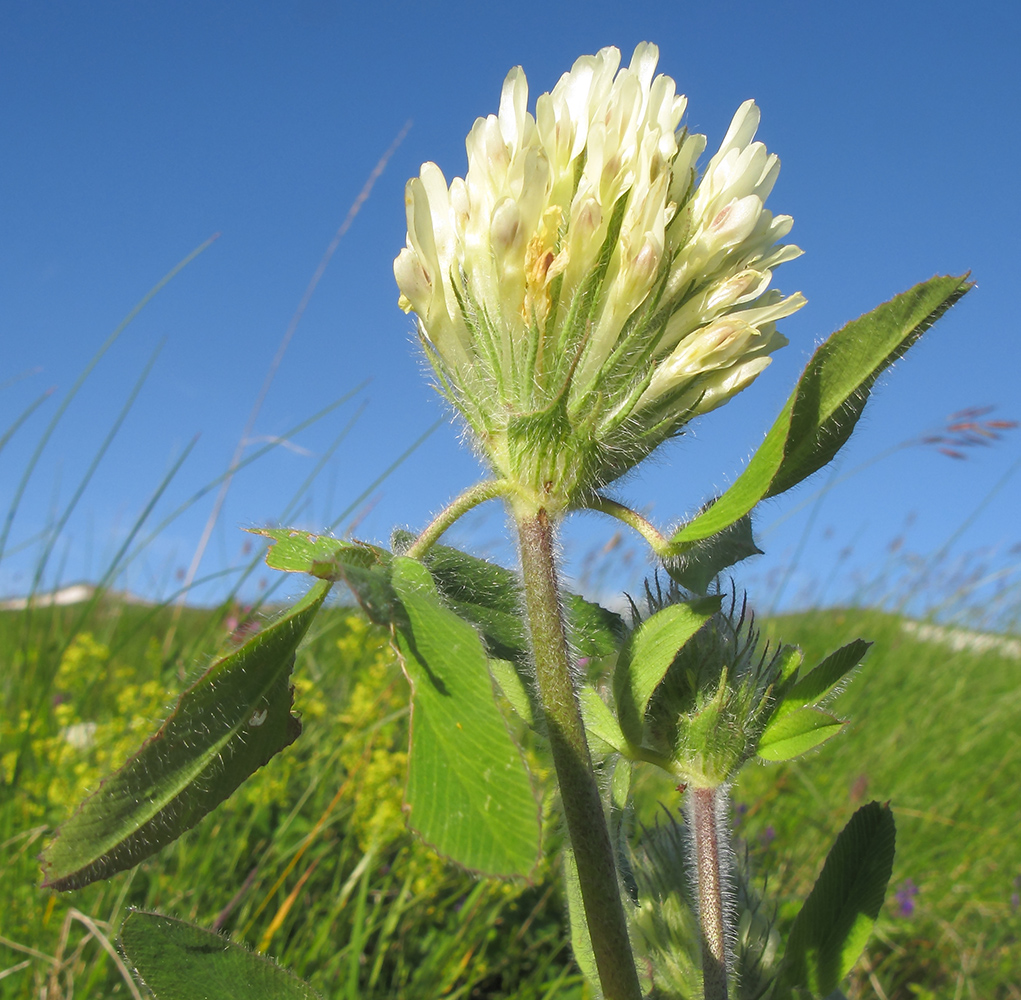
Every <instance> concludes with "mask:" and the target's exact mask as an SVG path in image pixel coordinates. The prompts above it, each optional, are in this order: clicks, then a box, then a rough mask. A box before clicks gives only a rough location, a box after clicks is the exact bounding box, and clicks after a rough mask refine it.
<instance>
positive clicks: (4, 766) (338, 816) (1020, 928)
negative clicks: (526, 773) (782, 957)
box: [0, 597, 1021, 1000]
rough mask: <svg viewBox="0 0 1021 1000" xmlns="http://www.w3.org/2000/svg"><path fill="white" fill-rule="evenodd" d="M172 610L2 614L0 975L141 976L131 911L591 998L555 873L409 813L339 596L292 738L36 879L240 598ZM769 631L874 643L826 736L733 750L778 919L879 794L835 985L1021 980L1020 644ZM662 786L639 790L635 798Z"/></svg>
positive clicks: (442, 974) (403, 708) (55, 992)
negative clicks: (130, 833)
mask: <svg viewBox="0 0 1021 1000" xmlns="http://www.w3.org/2000/svg"><path fill="white" fill-rule="evenodd" d="M172 621H173V610H172V609H171V608H169V607H166V606H152V607H149V606H145V605H138V604H126V603H123V602H122V601H119V600H117V599H116V598H113V597H100V598H99V599H98V600H95V601H94V602H93V603H92V604H90V605H72V606H68V607H54V608H36V609H34V610H17V611H5V612H2V613H0V649H2V650H3V651H4V669H3V672H2V675H0V684H2V697H3V713H2V716H0V719H2V722H0V725H2V730H0V777H2V781H3V785H2V789H0V898H2V899H3V900H4V909H3V913H2V916H0V928H2V930H0V997H3V998H4V1000H6V998H11V1000H14V998H18V1000H29V998H32V1000H35V998H42V997H45V998H47V1000H56V998H70V997H72V996H74V997H79V998H100V997H110V996H139V995H140V994H139V993H138V992H137V988H136V987H134V986H132V985H130V984H129V977H128V976H127V975H126V970H125V969H124V968H123V966H122V965H121V963H120V960H119V957H118V956H117V952H116V946H115V942H116V936H117V929H118V926H119V924H120V921H121V920H122V919H123V917H124V915H125V913H126V912H127V909H128V908H129V907H141V908H146V909H157V910H160V911H161V912H164V913H169V914H172V915H174V916H177V917H180V918H184V919H188V920H192V921H195V922H197V923H199V924H201V925H203V926H206V927H215V928H217V929H219V930H221V931H222V932H224V933H229V934H230V935H231V936H232V937H233V938H234V939H235V940H238V941H243V942H245V943H246V944H247V945H248V946H249V947H251V948H253V949H257V950H258V951H260V952H263V953H266V954H268V955H271V956H273V957H275V958H276V959H277V960H278V961H280V962H281V964H283V965H285V966H286V967H288V968H290V969H292V970H293V971H294V972H296V973H297V974H298V975H300V976H302V977H304V978H306V979H307V980H308V981H309V982H310V983H311V984H312V985H313V986H315V987H316V988H318V989H319V990H320V991H321V992H322V994H323V995H324V996H328V997H331V998H333V997H338V998H339V997H344V998H354V997H398V996H399V997H403V998H419V997H421V998H423V1000H424V998H427V997H430V998H431V997H451V998H459V997H494V998H496V997H519V998H536V1000H538V998H553V997H579V998H581V997H585V996H588V995H590V994H589V992H588V987H587V986H586V985H585V984H584V981H583V980H582V977H581V974H580V973H579V971H578V969H577V967H576V966H575V965H574V962H573V960H572V957H571V953H570V948H569V945H568V942H567V937H566V933H565V931H564V920H563V917H564V909H565V902H564V898H563V893H562V891H561V882H560V873H559V872H558V871H557V870H555V868H553V867H552V866H549V865H547V866H546V868H545V869H544V870H543V871H542V873H541V877H540V878H539V879H537V880H536V883H535V884H533V885H527V884H517V883H513V882H507V883H493V882H486V881H478V880H476V879H474V878H473V877H472V876H471V875H470V874H467V873H463V872H459V871H457V870H456V869H453V868H452V867H450V866H449V865H448V864H446V863H445V862H444V861H443V860H441V859H440V858H438V857H437V856H436V855H435V854H434V853H433V852H432V851H431V850H430V849H429V848H428V847H427V846H425V845H423V844H422V843H420V842H418V841H416V840H415V838H414V837H413V836H412V835H411V834H410V833H409V832H408V831H407V829H406V827H405V823H404V817H403V813H402V808H401V806H402V779H403V775H404V770H405V767H406V761H407V756H406V750H407V725H408V711H407V704H408V691H407V684H406V681H405V680H404V678H403V676H402V675H401V672H400V670H399V667H398V666H397V664H396V660H395V657H394V656H393V654H392V652H391V650H390V648H389V644H388V638H387V636H386V635H385V634H384V633H383V632H382V631H381V630H380V629H378V628H377V627H375V626H373V625H370V624H369V623H367V622H366V621H365V620H364V618H363V617H362V616H361V614H360V613H359V612H358V611H357V610H356V609H354V608H350V607H345V606H336V607H334V608H332V609H330V610H329V612H328V613H327V614H325V615H323V616H322V617H321V618H320V620H319V621H318V622H317V627H316V630H315V635H314V636H312V638H311V639H310V640H309V641H308V642H307V644H306V645H305V646H304V648H303V649H302V651H301V652H300V654H299V657H298V665H297V669H296V673H295V675H294V678H295V685H296V696H295V704H296V708H297V709H298V710H299V711H300V713H301V716H302V720H303V725H304V733H303V735H302V736H301V737H300V738H299V739H298V740H297V742H296V743H295V744H294V745H293V746H292V747H291V748H289V749H288V750H287V751H286V752H284V753H283V754H281V755H279V756H278V757H277V758H275V759H274V760H273V761H271V762H270V764H269V765H267V766H266V767H265V768H263V769H262V770H261V771H259V772H258V773H257V774H256V775H255V777H254V778H253V779H252V780H251V781H249V782H248V783H246V784H245V785H244V786H243V787H242V788H241V789H239V791H238V792H237V793H236V794H235V795H234V796H233V797H232V798H231V799H230V800H229V801H228V802H226V803H225V804H224V805H222V806H221V807H219V808H218V809H217V810H216V811H215V812H214V813H213V814H212V815H211V816H209V817H207V818H206V819H205V820H204V821H203V822H202V823H200V824H199V826H198V827H196V828H195V829H193V830H192V831H191V832H189V833H188V834H186V835H185V836H184V837H182V838H181V839H180V840H179V841H178V842H177V843H176V844H174V845H173V846H171V847H169V848H166V849H164V850H163V851H162V852H161V853H160V854H159V855H157V856H156V857H154V858H153V859H151V860H150V861H148V862H145V863H144V864H142V865H141V866H140V867H139V868H137V869H135V870H134V871H132V872H127V873H123V874H121V875H118V876H116V877H114V878H113V879H111V880H110V881H108V882H105V883H101V884H99V885H94V886H91V887H89V888H87V889H84V890H80V891H77V892H72V893H64V894H57V893H54V892H52V891H48V890H40V889H39V888H38V887H37V886H38V882H39V868H38V863H37V861H36V855H37V854H38V852H39V850H40V849H41V847H42V845H43V843H44V842H45V840H46V839H47V837H48V836H49V835H50V834H51V833H52V831H53V829H54V827H56V826H57V825H58V824H59V823H60V822H61V821H62V820H63V819H64V818H66V816H67V815H68V811H69V810H70V809H71V808H73V806H74V804H75V803H77V802H78V801H79V800H80V799H81V797H82V795H83V794H84V793H85V792H86V791H88V790H90V789H93V788H94V787H95V786H96V784H97V782H98V781H99V779H100V778H101V776H102V775H103V774H105V773H107V772H108V770H109V769H110V768H111V767H112V766H116V765H117V764H118V763H119V762H120V761H121V760H122V759H123V758H124V757H125V756H126V755H127V754H129V753H130V752H132V751H133V750H134V749H135V748H137V745H138V742H139V740H140V738H142V737H143V736H144V735H145V734H146V733H148V732H150V731H151V730H152V727H153V723H154V721H155V720H157V719H159V718H160V717H161V714H163V713H164V710H165V708H166V705H167V704H168V702H169V701H170V700H171V699H172V697H173V695H174V694H175V693H176V692H178V691H179V690H181V688H182V686H183V685H184V684H185V683H186V675H187V673H188V672H191V671H194V670H195V669H196V668H197V666H199V665H201V664H202V663H203V662H206V660H207V654H208V651H209V650H211V649H215V648H217V647H219V648H220V649H226V648H229V647H230V645H231V644H232V643H236V642H238V641H239V639H240V638H241V637H242V636H243V635H244V634H245V633H246V631H248V630H250V629H252V628H255V627H258V621H259V619H258V618H251V617H246V614H245V611H244V609H241V608H239V607H238V606H237V605H235V604H233V603H228V604H225V605H223V606H222V607H219V608H216V609H211V610H210V609H206V610H201V609H185V611H184V613H183V616H182V618H181V620H180V622H179V623H178V625H177V628H176V629H175V631H174V637H173V641H172V644H171V646H170V648H166V638H167V635H168V630H169V629H170V627H171V624H172ZM765 630H766V632H767V634H774V633H776V634H782V635H783V637H784V639H785V641H788V642H790V641H794V642H798V643H799V644H801V645H802V646H803V647H804V649H805V651H806V654H807V655H808V657H809V658H810V659H811V658H812V657H816V656H818V655H821V654H822V653H823V652H824V651H826V650H829V649H832V648H834V647H835V646H837V645H839V644H841V643H843V642H846V641H849V639H850V638H853V637H855V636H858V635H863V636H866V637H869V638H871V639H873V640H875V646H874V647H873V650H872V651H871V653H870V655H869V657H868V658H867V660H866V662H865V665H864V666H863V667H862V668H861V670H860V672H859V674H858V676H856V677H855V678H854V680H853V681H852V683H851V684H850V686H849V687H848V689H847V690H846V692H845V693H843V694H842V695H841V697H840V698H839V700H838V701H837V702H836V709H837V711H838V713H839V714H841V716H842V717H844V718H848V719H850V725H849V727H848V729H849V732H848V733H847V734H846V735H845V736H844V738H842V739H841V740H838V741H836V742H835V744H834V745H832V746H828V747H827V748H826V750H825V751H824V752H820V753H818V754H816V755H814V756H812V757H810V758H808V759H807V760H803V761H800V762H795V763H792V764H787V765H780V766H773V767H754V766H753V767H749V768H746V770H745V772H744V773H743V775H742V777H741V779H740V781H739V783H738V786H737V787H736V788H735V789H734V809H735V813H736V815H737V817H738V819H739V823H738V827H737V829H738V832H739V834H740V836H741V837H742V838H743V840H742V844H741V845H740V849H742V850H743V851H745V852H746V854H747V857H748V861H749V864H750V866H751V869H752V871H753V874H754V877H755V878H756V879H757V880H758V881H759V882H760V883H761V882H762V881H766V882H767V883H768V886H769V890H770V893H771V894H772V896H773V898H775V899H776V900H778V901H779V907H778V911H777V913H776V915H775V919H776V920H777V922H778V924H779V926H780V927H781V929H782V928H783V927H784V924H785V922H788V921H789V920H790V919H792V917H793V912H788V910H789V909H790V910H792V911H793V909H794V907H795V902H794V901H796V900H797V899H800V898H803V896H804V894H805V892H806V891H807V888H808V887H809V886H810V885H811V883H812V881H813V880H814V878H815V875H816V870H817V868H818V865H819V858H820V857H821V856H822V853H823V852H824V849H825V845H826V844H827V843H828V842H829V841H831V840H832V838H833V836H834V834H835V833H836V832H837V831H838V830H839V829H840V827H841V826H842V825H843V824H844V823H845V822H846V821H847V818H848V817H849V815H850V813H851V812H852V811H853V810H854V808H855V807H856V806H857V805H858V804H860V803H861V802H863V801H868V800H869V799H873V798H877V799H880V800H883V801H885V800H890V802H891V803H892V806H893V811H894V816H895V817H896V822H897V828H898V844H897V857H896V863H895V869H894V876H893V880H892V882H891V886H890V892H889V893H888V897H887V902H886V905H885V908H884V911H883V914H882V916H881V918H880V921H879V923H878V925H877V929H876V934H875V936H874V938H873V940H872V942H871V944H870V946H869V948H868V950H867V952H866V954H865V955H864V956H863V958H862V960H861V961H860V962H859V964H858V966H857V968H856V970H855V972H854V974H853V977H852V988H851V993H850V996H851V997H867V996H879V997H889V998H911V997H923V998H927V997H969V996H970V997H989V998H1014V997H1018V996H1021V944H1019V938H1021V912H1019V911H1021V906H1019V892H1021V849H1019V847H1018V841H1017V835H1016V829H1017V822H1018V819H1019V816H1018V806H1017V797H1016V784H1017V782H1016V775H1017V774H1018V773H1019V769H1021V725H1019V721H1021V686H1019V684H1018V678H1019V673H1021V659H1019V656H1018V652H1017V649H1016V645H1015V646H1011V645H1010V643H1009V642H1006V643H999V644H997V643H991V644H990V643H985V644H983V643H981V642H979V643H976V642H974V641H972V642H971V643H970V645H972V646H974V647H976V648H974V649H972V650H969V649H967V648H965V649H960V648H959V649H956V650H955V649H954V648H953V645H954V644H952V643H951V641H950V639H951V638H952V636H951V634H950V633H949V632H947V631H946V630H944V631H942V632H941V631H939V630H935V631H933V630H932V629H931V628H930V630H929V631H926V630H925V628H924V627H922V628H921V629H920V628H919V626H918V625H917V624H916V623H914V622H912V621H910V620H908V619H905V618H902V617H901V616H899V615H896V614H891V613H885V612H877V611H869V610H867V609H853V608H848V609H842V610H819V611H813V612H807V613H803V614H798V615H788V616H784V617H781V618H776V619H772V620H770V621H768V622H767V623H766V627H765ZM955 644H956V645H957V646H961V645H962V642H961V641H960V640H959V639H958V641H957V642H956V643H955ZM963 645H968V643H963ZM183 668H187V670H184V669H183ZM904 704H910V705H911V706H912V707H911V711H910V712H909V713H905V712H904V711H903V710H901V709H900V708H897V707H895V706H900V705H904ZM670 792H671V790H670V789H669V788H667V789H663V788H656V787H652V786H650V787H649V788H647V789H646V790H645V792H644V795H645V805H646V807H647V808H644V809H643V810H642V811H643V813H644V814H646V815H648V816H653V817H654V816H655V813H656V807H655V802H656V800H657V799H658V798H662V797H664V796H666V797H667V799H668V800H671V796H670ZM675 799H676V796H675V795H674V796H673V797H672V800H675ZM551 856H553V855H552V852H551ZM787 902H790V907H787V906H786V905H785V904H786V903H787Z"/></svg>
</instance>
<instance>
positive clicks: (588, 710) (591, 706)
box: [578, 684, 630, 756]
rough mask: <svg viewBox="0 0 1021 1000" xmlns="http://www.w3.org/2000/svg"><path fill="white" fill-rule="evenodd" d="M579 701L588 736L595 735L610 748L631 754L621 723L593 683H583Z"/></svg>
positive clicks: (579, 692)
mask: <svg viewBox="0 0 1021 1000" xmlns="http://www.w3.org/2000/svg"><path fill="white" fill-rule="evenodd" d="M578 701H579V703H580V705H581V718H582V721H583V722H584V723H585V732H586V733H587V734H588V736H589V737H590V738H591V737H595V738H596V739H597V740H599V741H601V742H602V743H604V744H605V745H606V747H607V749H609V750H616V751H617V753H622V754H625V755H627V756H630V752H629V751H630V748H629V747H628V741H627V740H626V739H625V738H624V734H623V733H622V732H621V731H620V724H619V723H618V722H617V719H616V718H615V716H614V714H613V712H612V711H610V708H609V706H608V705H607V704H606V702H605V701H603V699H602V698H601V697H600V696H599V692H598V691H596V689H595V688H594V687H592V685H591V684H582V685H581V686H580V687H579V689H578ZM593 749H595V748H593Z"/></svg>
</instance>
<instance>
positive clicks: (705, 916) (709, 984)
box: [688, 788, 727, 1000]
mask: <svg viewBox="0 0 1021 1000" xmlns="http://www.w3.org/2000/svg"><path fill="white" fill-rule="evenodd" d="M688 794H689V795H691V820H692V827H693V829H694V837H693V840H694V848H695V871H696V878H697V883H698V919H699V925H700V928H701V931H702V983H703V990H704V996H705V1000H727V929H726V924H725V922H724V921H725V917H724V912H723V866H722V864H721V860H722V859H724V858H725V853H726V850H727V846H726V842H725V840H724V839H723V838H724V837H725V836H726V834H725V833H723V832H722V831H721V830H720V827H719V824H718V822H717V819H718V815H717V814H718V808H717V807H718V805H719V804H720V802H719V798H720V796H722V795H724V794H725V792H724V791H723V789H721V788H694V789H691V790H690V791H689V793H688Z"/></svg>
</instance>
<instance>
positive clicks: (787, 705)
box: [776, 639, 872, 718]
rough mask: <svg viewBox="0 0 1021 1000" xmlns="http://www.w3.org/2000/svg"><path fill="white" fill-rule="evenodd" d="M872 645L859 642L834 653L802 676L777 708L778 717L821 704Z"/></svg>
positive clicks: (849, 644) (855, 641) (851, 643)
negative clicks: (803, 707) (805, 706)
mask: <svg viewBox="0 0 1021 1000" xmlns="http://www.w3.org/2000/svg"><path fill="white" fill-rule="evenodd" d="M871 645H872V643H871V642H866V641H865V640H864V639H855V640H854V642H849V643H848V644H847V645H846V646H841V647H840V649H838V650H837V651H836V652H835V653H830V655H829V656H827V657H826V659H825V660H823V661H822V663H820V664H819V666H817V667H816V668H815V669H814V670H812V671H811V672H810V673H808V674H806V675H805V676H804V677H800V678H799V679H798V681H797V683H796V684H794V686H793V687H792V688H791V689H790V690H789V691H787V692H786V693H785V694H784V696H783V698H782V700H781V702H780V705H779V706H778V708H777V712H776V718H779V717H780V716H783V715H787V714H788V713H790V712H793V711H794V710H795V709H797V708H801V707H802V706H804V705H817V704H818V703H819V702H820V701H822V700H823V698H825V697H826V696H827V695H828V694H830V693H831V692H832V691H833V689H834V688H835V687H836V686H837V685H838V684H839V683H840V682H841V681H842V680H843V679H844V678H845V677H846V676H847V675H848V674H849V673H850V672H851V671H852V670H853V669H854V668H855V667H856V666H857V665H858V664H859V663H861V660H862V657H863V656H864V655H865V654H866V652H868V648H869V646H871Z"/></svg>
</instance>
